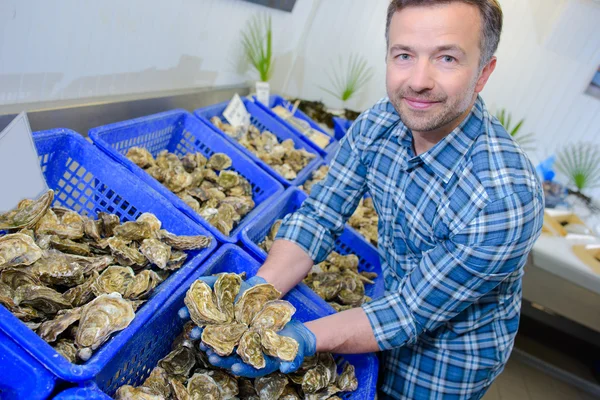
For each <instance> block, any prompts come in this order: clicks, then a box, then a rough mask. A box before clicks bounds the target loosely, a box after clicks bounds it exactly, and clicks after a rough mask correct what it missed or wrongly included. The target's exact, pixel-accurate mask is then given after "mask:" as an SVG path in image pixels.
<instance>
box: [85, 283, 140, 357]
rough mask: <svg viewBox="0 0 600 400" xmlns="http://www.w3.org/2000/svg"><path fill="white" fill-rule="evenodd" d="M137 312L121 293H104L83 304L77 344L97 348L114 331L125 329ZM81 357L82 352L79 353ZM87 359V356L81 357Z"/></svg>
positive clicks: (92, 348)
mask: <svg viewBox="0 0 600 400" xmlns="http://www.w3.org/2000/svg"><path fill="white" fill-rule="evenodd" d="M134 317H135V313H134V312H133V308H132V307H131V303H130V302H128V301H127V300H124V299H123V298H122V297H121V295H120V294H119V293H111V294H103V295H101V296H98V297H96V298H95V299H94V300H92V301H91V302H90V303H88V304H86V305H85V306H83V309H82V312H81V320H80V322H79V329H78V330H77V335H76V337H75V344H76V345H77V346H78V347H79V348H80V349H85V348H90V349H91V350H96V349H97V348H98V347H100V345H102V344H103V343H104V342H105V341H106V340H107V339H108V338H109V337H110V335H111V334H112V333H114V332H118V331H120V330H123V329H125V328H126V327H127V326H129V324H130V323H131V321H133V318H134ZM79 355H80V357H81V352H80V353H79ZM81 358H82V359H83V360H84V361H86V358H85V357H81Z"/></svg>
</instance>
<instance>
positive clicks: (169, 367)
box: [158, 346, 196, 377]
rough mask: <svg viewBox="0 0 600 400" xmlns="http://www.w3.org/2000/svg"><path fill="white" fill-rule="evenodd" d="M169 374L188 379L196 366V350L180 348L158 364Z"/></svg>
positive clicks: (185, 347)
mask: <svg viewBox="0 0 600 400" xmlns="http://www.w3.org/2000/svg"><path fill="white" fill-rule="evenodd" d="M158 365H159V366H160V367H161V368H163V369H164V370H165V371H166V372H167V374H169V375H171V376H172V375H175V376H183V377H187V376H188V375H189V374H190V372H191V371H192V368H194V366H195V365H196V356H195V355H194V350H193V349H191V348H190V347H187V346H179V347H177V348H176V349H175V350H173V351H171V352H170V353H169V354H167V356H166V357H165V358H163V359H161V360H160V361H159V362H158Z"/></svg>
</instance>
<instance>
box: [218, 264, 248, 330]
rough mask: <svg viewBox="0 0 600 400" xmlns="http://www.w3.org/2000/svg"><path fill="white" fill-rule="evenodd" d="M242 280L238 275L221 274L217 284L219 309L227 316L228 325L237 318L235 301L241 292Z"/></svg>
mask: <svg viewBox="0 0 600 400" xmlns="http://www.w3.org/2000/svg"><path fill="white" fill-rule="evenodd" d="M241 284H242V279H241V278H240V276H239V275H238V274H221V275H220V276H219V279H217V281H216V282H215V286H214V293H215V297H216V299H217V307H218V308H219V310H220V311H221V312H222V313H223V314H225V315H226V316H227V321H226V322H227V323H231V322H233V320H234V318H235V308H234V300H235V298H236V296H237V295H238V293H239V291H240V287H241Z"/></svg>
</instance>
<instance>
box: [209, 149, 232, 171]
mask: <svg viewBox="0 0 600 400" xmlns="http://www.w3.org/2000/svg"><path fill="white" fill-rule="evenodd" d="M231 165H232V162H231V158H229V156H228V155H227V154H223V153H215V154H213V155H212V156H211V157H210V158H209V159H208V163H207V164H206V167H207V168H210V169H212V170H215V171H222V170H224V169H227V168H229V167H231Z"/></svg>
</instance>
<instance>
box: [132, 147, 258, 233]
mask: <svg viewBox="0 0 600 400" xmlns="http://www.w3.org/2000/svg"><path fill="white" fill-rule="evenodd" d="M126 157H127V158H128V159H129V160H131V161H132V162H134V163H135V164H136V165H137V166H138V167H140V168H142V169H144V170H145V171H146V172H147V173H149V174H150V175H151V176H152V177H153V178H154V179H156V180H158V181H159V182H160V183H162V184H163V185H165V186H166V187H167V188H168V189H169V190H170V191H171V192H173V193H175V194H176V195H177V197H179V198H180V199H182V200H183V201H184V202H185V203H186V204H187V205H188V206H190V207H191V208H192V209H193V210H194V211H195V212H196V213H198V214H199V215H200V216H201V217H202V218H204V219H205V220H206V221H208V222H209V223H210V224H211V225H212V226H214V227H215V228H217V229H218V230H219V231H220V232H221V233H223V234H224V235H229V234H230V232H231V231H232V230H233V228H234V227H235V226H236V224H237V223H239V222H240V220H241V219H242V218H243V217H244V216H246V215H247V214H248V213H249V212H250V211H252V209H253V208H254V200H253V199H252V186H251V185H250V182H248V180H247V179H246V178H244V177H243V176H241V175H240V174H238V173H237V172H235V171H231V170H229V168H231V165H232V161H231V158H230V157H229V156H227V155H226V154H223V153H215V154H213V155H212V156H211V157H210V158H209V159H206V157H204V156H203V155H202V154H201V153H188V154H186V155H185V156H183V157H182V158H179V157H178V156H177V155H175V154H173V153H169V152H168V151H167V150H163V151H161V152H160V153H159V154H158V155H157V156H156V159H154V157H153V156H152V154H150V152H148V150H146V149H144V148H140V147H131V148H130V149H129V150H128V151H127V155H126Z"/></svg>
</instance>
